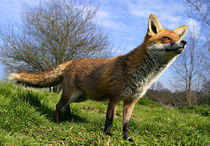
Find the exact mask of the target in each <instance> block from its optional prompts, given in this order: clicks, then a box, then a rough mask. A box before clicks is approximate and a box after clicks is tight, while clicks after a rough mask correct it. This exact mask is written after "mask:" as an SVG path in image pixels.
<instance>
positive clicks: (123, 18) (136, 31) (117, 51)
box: [0, 0, 201, 87]
mask: <svg viewBox="0 0 210 146" xmlns="http://www.w3.org/2000/svg"><path fill="white" fill-rule="evenodd" d="M37 3H38V1H36V0H0V26H1V28H3V29H4V28H5V26H6V25H7V24H8V23H9V24H14V23H19V22H21V7H22V6H23V5H24V4H27V5H36V4H37ZM93 3H94V4H96V5H97V4H98V3H100V4H99V10H98V13H97V16H96V21H97V22H98V23H99V24H100V25H101V26H102V28H103V29H104V31H105V32H107V33H108V34H109V35H110V36H111V40H112V44H113V45H114V48H113V53H114V56H115V55H122V54H125V53H127V52H129V51H131V50H132V49H134V48H135V47H136V46H138V45H140V44H141V43H142V41H143V38H144V35H145V34H146V30H147V21H148V16H149V14H151V13H153V14H155V15H156V16H157V17H158V19H159V21H160V23H161V24H162V26H163V27H164V28H167V29H171V30H173V29H175V28H177V27H180V26H182V25H186V24H187V25H189V27H190V28H192V26H194V27H196V28H198V29H199V28H200V27H201V26H200V24H199V22H197V21H195V20H194V19H192V18H188V17H187V15H186V8H187V5H186V4H185V1H184V0H167V1H166V0H93ZM5 77H6V74H5V70H4V68H3V65H2V64H0V80H3V79H4V78H5ZM171 77H172V72H171V71H170V69H168V70H167V71H166V72H165V73H163V75H162V76H161V78H160V79H159V81H160V82H162V83H163V84H164V86H165V87H167V86H169V85H168V79H169V78H171Z"/></svg>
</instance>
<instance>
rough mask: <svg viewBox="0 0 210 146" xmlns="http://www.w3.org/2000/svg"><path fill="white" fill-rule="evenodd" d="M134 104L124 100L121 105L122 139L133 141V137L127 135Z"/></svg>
mask: <svg viewBox="0 0 210 146" xmlns="http://www.w3.org/2000/svg"><path fill="white" fill-rule="evenodd" d="M134 106H135V102H131V103H130V102H129V103H126V101H124V105H123V139H127V140H129V141H133V139H132V138H130V137H129V124H130V118H131V115H132V112H133V109H134Z"/></svg>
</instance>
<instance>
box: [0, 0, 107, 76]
mask: <svg viewBox="0 0 210 146" xmlns="http://www.w3.org/2000/svg"><path fill="white" fill-rule="evenodd" d="M22 14H23V15H22V22H21V24H19V25H15V26H8V28H7V29H6V30H5V31H2V32H1V35H0V39H1V40H2V42H3V43H2V44H1V48H2V49H3V53H2V54H1V60H2V61H3V63H4V64H6V65H7V67H8V68H10V69H12V70H13V71H16V72H21V71H25V72H33V73H34V72H41V71H44V70H46V69H48V68H50V67H52V66H55V65H57V64H60V63H61V62H65V61H68V60H72V59H80V58H97V57H103V58H104V57H107V56H109V53H108V52H109V49H110V43H109V39H108V35H107V34H105V33H104V32H103V31H102V30H101V28H100V27H99V26H98V25H97V24H96V23H95V21H94V17H95V15H96V8H93V7H91V4H90V3H89V2H85V1H82V2H81V1H80V2H77V1H75V0H52V1H47V2H43V1H40V4H39V5H38V6H36V7H25V8H24V9H23V13H22Z"/></svg>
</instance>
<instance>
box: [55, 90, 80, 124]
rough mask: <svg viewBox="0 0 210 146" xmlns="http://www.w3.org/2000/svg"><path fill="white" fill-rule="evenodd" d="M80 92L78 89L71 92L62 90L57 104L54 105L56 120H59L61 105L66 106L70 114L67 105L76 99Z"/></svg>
mask: <svg viewBox="0 0 210 146" xmlns="http://www.w3.org/2000/svg"><path fill="white" fill-rule="evenodd" d="M81 94H82V92H81V91H79V90H74V91H72V92H70V91H69V92H65V91H63V93H62V95H61V99H60V101H59V102H58V104H57V105H56V121H57V122H58V121H59V120H61V117H60V115H61V114H60V112H61V109H62V108H63V107H66V110H68V111H67V112H69V113H68V114H70V107H69V103H70V102H72V101H74V100H76V99H77V98H79V97H80V96H81Z"/></svg>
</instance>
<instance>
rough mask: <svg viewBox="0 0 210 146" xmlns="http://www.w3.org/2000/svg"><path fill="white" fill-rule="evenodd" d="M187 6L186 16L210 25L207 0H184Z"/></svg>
mask: <svg viewBox="0 0 210 146" xmlns="http://www.w3.org/2000/svg"><path fill="white" fill-rule="evenodd" d="M185 1H186V3H187V5H188V6H189V8H190V9H189V10H188V16H189V17H192V18H195V19H196V20H198V21H200V22H203V24H207V25H210V22H209V21H210V20H209V4H210V2H209V0H185Z"/></svg>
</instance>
